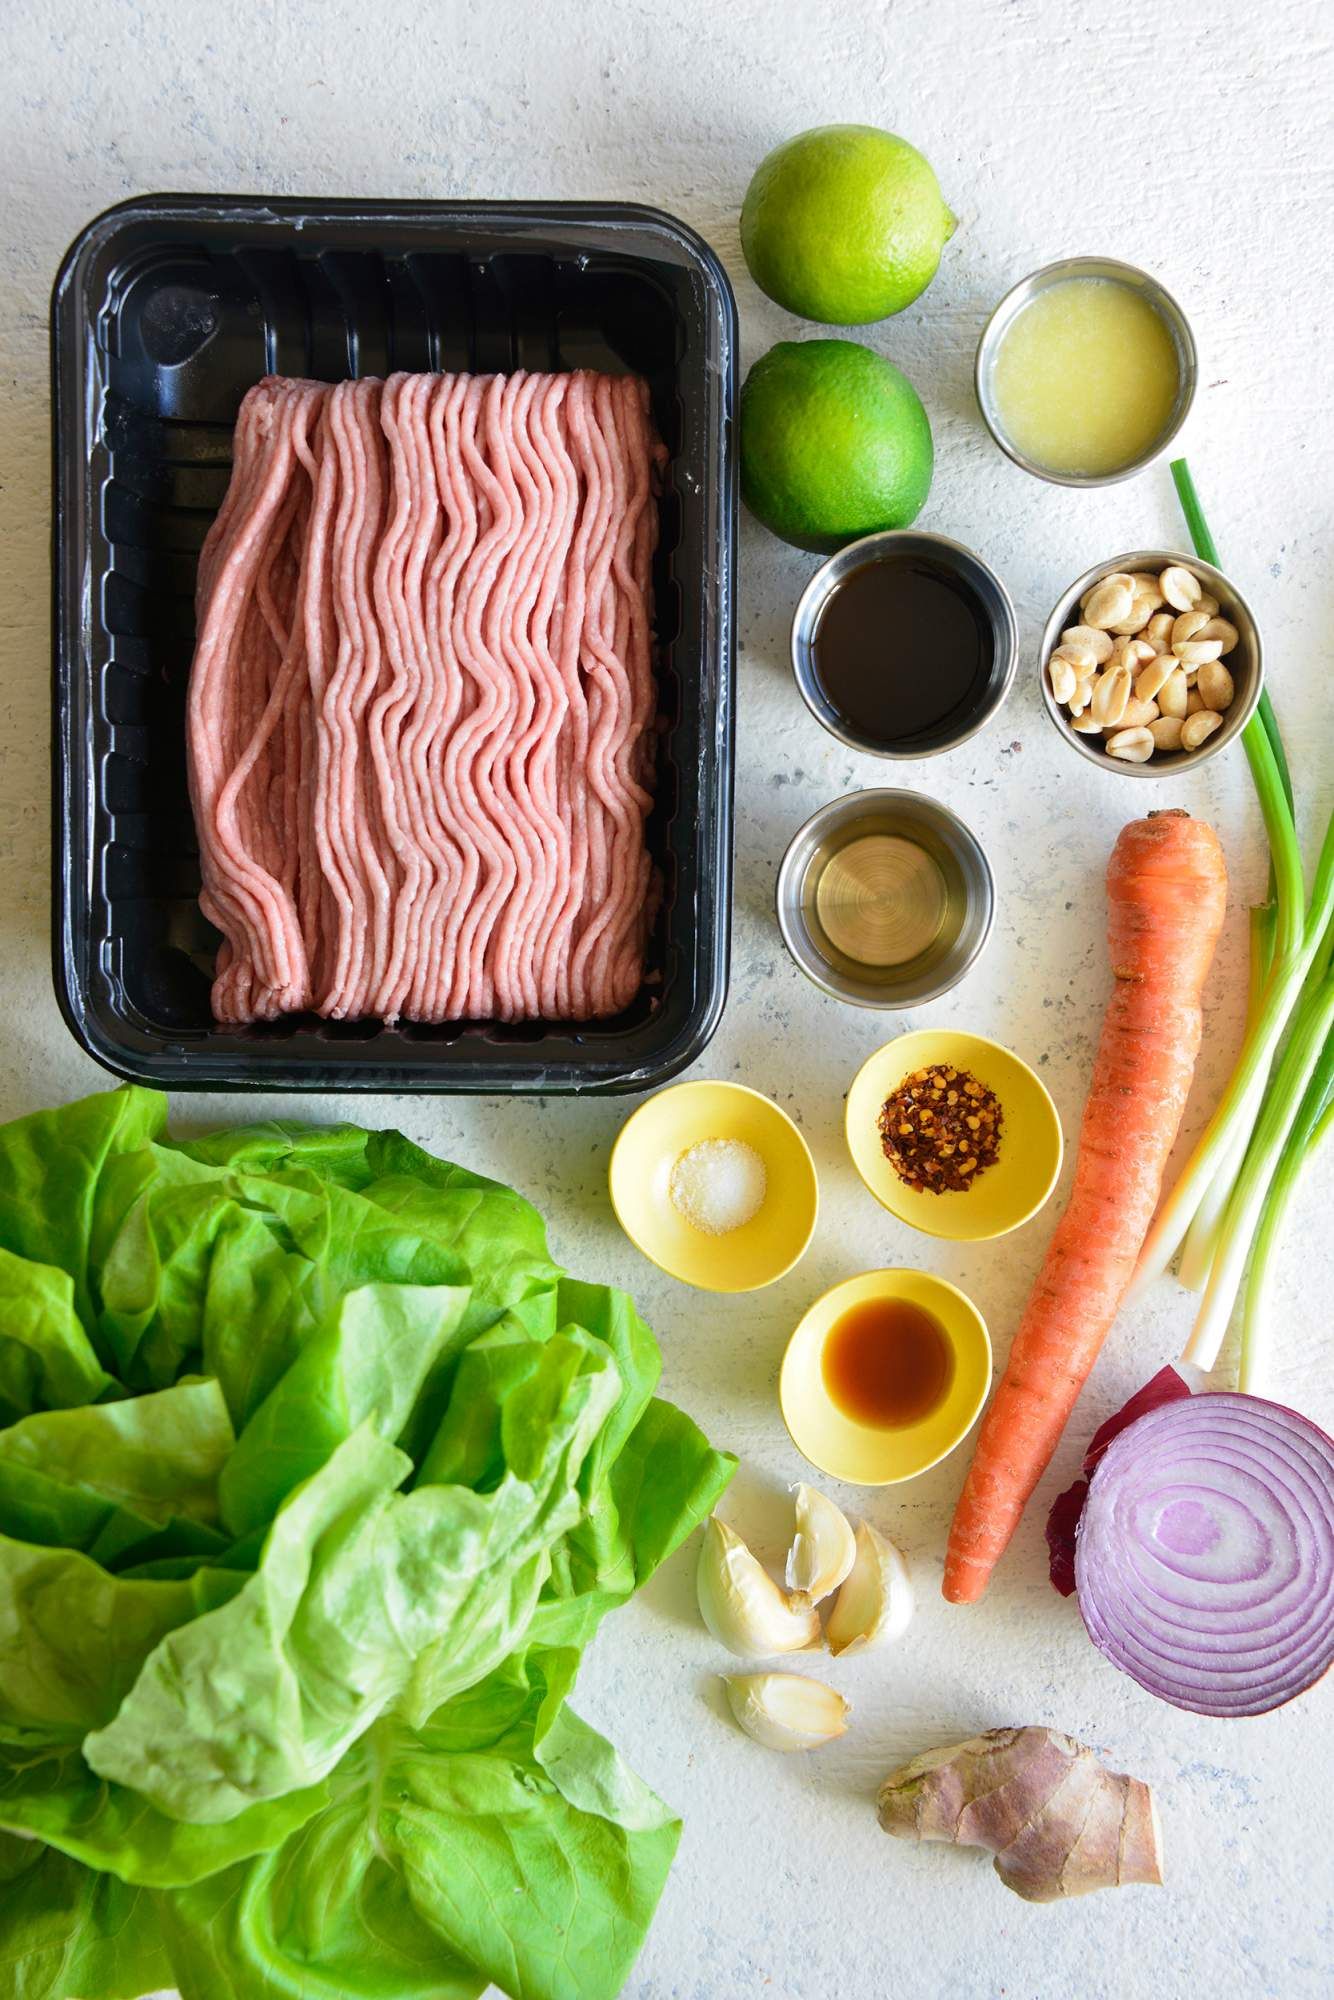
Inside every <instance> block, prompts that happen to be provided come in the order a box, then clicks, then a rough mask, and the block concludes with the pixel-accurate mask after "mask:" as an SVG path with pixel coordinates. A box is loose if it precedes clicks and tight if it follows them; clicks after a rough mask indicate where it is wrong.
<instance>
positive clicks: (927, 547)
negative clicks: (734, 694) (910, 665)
mask: <svg viewBox="0 0 1334 2000" xmlns="http://www.w3.org/2000/svg"><path fill="white" fill-rule="evenodd" d="M885 556H920V557H922V558H923V559H924V560H926V561H928V562H933V563H938V564H940V566H941V567H942V568H944V569H948V570H950V571H951V572H952V573H953V574H954V575H955V576H956V577H957V578H958V579H959V581H960V582H961V583H962V584H963V585H964V586H965V587H966V588H967V589H968V590H969V591H970V592H971V593H972V594H973V596H974V597H975V598H976V599H977V602H978V604H979V606H980V607H981V609H982V611H983V613H984V614H985V616H986V618H987V620H988V622H989V624H990V626H991V637H992V655H991V677H990V679H989V680H988V682H987V685H986V688H985V690H984V692H983V694H982V696H981V698H980V700H979V701H977V702H976V703H975V704H974V706H973V707H972V708H971V709H970V710H969V711H968V715H967V717H966V719H965V720H964V722H963V725H962V726H961V727H956V728H954V729H952V730H950V731H948V732H947V733H943V734H941V735H940V736H939V737H938V738H932V737H929V736H925V737H924V736H920V735H919V736H915V737H912V738H911V739H908V738H905V739H904V740H903V741H902V743H899V744H894V743H886V742H883V741H881V740H880V739H879V738H877V737H874V736H865V735H863V734H862V732H861V731H860V730H859V729H857V728H856V727H855V726H854V725H853V724H852V723H851V722H849V721H848V718H847V717H846V716H845V715H840V713H839V711H838V710H837V709H836V708H835V707H834V705H833V703H832V702H831V701H830V699H829V697H828V695H827V694H826V693H825V691H824V689H823V688H822V687H821V685H820V677H819V675H818V674H817V672H816V670H815V634H816V629H817V627H818V626H819V623H820V615H821V613H822V612H823V610H824V608H825V605H826V604H827V603H828V601H829V599H830V598H831V597H832V596H833V594H834V592H835V591H836V590H837V589H838V587H839V585H840V584H841V583H843V582H844V580H845V579H846V578H847V577H849V576H851V575H852V573H853V571H854V570H859V569H862V568H864V567H865V566H866V565H867V564H868V563H873V562H877V561H879V560H880V559H881V558H883V557H885ZM1018 654H1019V635H1018V626H1017V625H1016V623H1015V616H1014V606H1013V604H1011V602H1010V594H1009V592H1008V591H1007V590H1006V588H1005V585H1004V584H1003V583H1002V582H1001V580H1000V578H999V577H998V576H997V575H996V572H995V571H994V570H993V569H990V568H989V567H988V566H987V564H986V563H984V562H983V560H982V558H981V556H977V555H974V554H973V551H972V550H971V549H966V548H965V547H964V546H963V543H962V542H952V541H950V539H949V537H948V536H947V535H932V534H927V533H925V532H923V531H921V530H919V529H916V528H889V529H886V530H885V531H884V532H882V533H881V534H876V535H863V536H862V538H861V540H860V541H858V542H849V543H848V545H847V547H846V548H843V549H840V550H839V551H838V553H837V554H836V555H832V556H830V557H829V559H828V561H827V562H824V563H821V565H820V567H819V569H817V570H816V572H815V575H814V576H813V577H812V578H811V580H810V582H809V583H808V584H807V585H806V588H805V590H804V591H803V592H802V594H801V597H800V599H799V600H798V603H797V608H796V610H795V612H794V613H793V615H792V671H793V673H794V674H795V675H796V677H797V686H798V688H799V689H800V690H801V698H802V700H803V701H804V702H805V704H806V706H807V708H809V710H810V711H811V714H812V715H813V716H814V717H815V719H816V721H817V722H821V723H823V724H824V726H825V728H826V729H827V730H828V731H829V733H830V735H831V736H837V738H838V739H839V741H840V743H846V744H847V746H848V748H849V749H850V750H865V751H868V752H869V753H870V754H871V756H873V757H893V758H897V759H906V758H918V757H935V756H938V755H939V754H940V752H941V751H942V750H952V749H953V748H954V746H955V745H956V744H957V743H964V742H966V741H967V740H968V738H969V737H970V736H974V735H976V733H977V731H978V730H979V729H981V728H982V726H983V724H984V723H986V722H989V721H990V720H991V718H992V716H993V715H994V714H995V713H996V711H997V709H998V708H999V707H1000V705H1001V703H1002V702H1003V701H1004V699H1005V697H1006V695H1007V694H1008V693H1009V691H1010V684H1011V682H1012V681H1013V680H1014V671H1015V665H1016V662H1017V660H1018Z"/></svg>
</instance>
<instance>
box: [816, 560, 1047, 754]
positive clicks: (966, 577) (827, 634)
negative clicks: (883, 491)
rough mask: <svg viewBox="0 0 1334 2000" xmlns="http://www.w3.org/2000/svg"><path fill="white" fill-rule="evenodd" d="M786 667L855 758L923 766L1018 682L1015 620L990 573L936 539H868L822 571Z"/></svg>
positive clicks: (978, 722) (973, 727)
mask: <svg viewBox="0 0 1334 2000" xmlns="http://www.w3.org/2000/svg"><path fill="white" fill-rule="evenodd" d="M792 661H793V667H794V669H795V672H796V676H797V683H798V686H799V687H800V689H801V692H802V695H803V696H804V697H805V700H806V703H807V705H808V707H809V708H811V710H812V711H813V712H814V714H815V715H816V716H818V717H819V719H820V721H821V722H823V723H824V725H825V727H826V728H827V729H829V730H830V731H832V733H833V734H834V735H835V736H837V737H839V738H840V739H841V740H842V741H843V742H844V743H847V744H849V745H850V746H851V747H852V748H853V749H857V750H868V751H871V752H872V753H874V754H875V755H877V756H881V757H929V756H932V755H934V754H935V753H936V752H937V751H939V750H946V749H949V748H950V747H951V746H952V745H953V744H955V743H960V742H962V741H963V740H964V738H965V737H968V736H971V735H972V734H973V732H974V730H976V729H980V728H981V726H982V724H983V723H984V722H985V721H986V720H987V719H988V718H989V717H990V716H991V715H993V714H994V713H995V711H996V709H997V708H999V706H1000V704H1001V702H1002V700H1003V699H1004V697H1005V694H1006V692H1007V690H1008V688H1009V685H1010V682H1011V680H1012V679H1013V677H1014V665H1015V623H1014V612H1013V609H1012V607H1011V605H1010V600H1009V597H1008V595H1007V594H1006V591H1005V587H1004V585H1003V584H1002V583H1001V581H1000V579H999V578H998V577H997V576H996V575H995V574H994V572H993V571H991V570H990V569H988V568H987V565H986V564H985V563H983V562H982V561H981V560H980V559H979V558H978V557H977V556H975V555H973V554H972V552H971V551H970V550H968V549H965V548H962V547H961V546H960V544H959V543H957V542H951V541H948V540H946V538H945V537H944V536H943V535H928V534H919V533H916V532H914V531H903V532H897V533H890V534H883V535H869V536H867V537H866V538H865V539H864V540H862V541H860V542H854V543H852V544H851V545H850V546H849V547H848V548H846V549H841V550H840V551H839V553H838V554H837V555H836V556H832V557H831V558H830V559H829V561H828V562H827V563H825V564H824V566H823V567H822V568H821V569H820V570H818V571H817V572H816V574H815V576H814V577H812V579H811V581H810V583H809V584H808V585H807V588H806V591H805V593H804V594H803V596H802V599H801V602H800V604H799V605H798V606H797V613H796V617H795V619H794V621H793V630H792Z"/></svg>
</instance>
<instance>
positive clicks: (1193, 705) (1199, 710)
mask: <svg viewBox="0 0 1334 2000" xmlns="http://www.w3.org/2000/svg"><path fill="white" fill-rule="evenodd" d="M1159 706H1160V707H1161V706H1162V704H1161V703H1159ZM1207 712H1208V711H1207V710H1206V709H1205V706H1204V696H1203V695H1202V694H1201V693H1200V690H1199V689H1198V688H1191V690H1190V692H1189V693H1188V694H1187V696H1186V716H1187V719H1189V718H1190V717H1191V716H1192V715H1204V714H1206V713H1207Z"/></svg>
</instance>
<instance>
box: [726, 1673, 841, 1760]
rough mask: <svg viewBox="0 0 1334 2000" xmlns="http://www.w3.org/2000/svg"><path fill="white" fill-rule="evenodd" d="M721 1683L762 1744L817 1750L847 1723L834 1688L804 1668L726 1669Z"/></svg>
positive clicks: (745, 1725)
mask: <svg viewBox="0 0 1334 2000" xmlns="http://www.w3.org/2000/svg"><path fill="white" fill-rule="evenodd" d="M723 1686H724V1687H725V1688H726V1689H727V1699H728V1701H729V1703H730V1704H731V1709H732V1713H733V1715H734V1716H735V1717H736V1719H737V1721H738V1723H739V1724H740V1725H741V1727H742V1728H743V1729H744V1730H745V1732H746V1734H747V1736H753V1737H754V1739H755V1741H756V1742H757V1743H762V1744H763V1745H764V1747H765V1749H766V1750H818V1749H819V1747H820V1745H821V1744H822V1743H830V1742H832V1741H833V1739H834V1737H836V1736H841V1735H842V1734H843V1732H844V1730H845V1729H846V1728H847V1726H848V1716H849V1714H850V1713H851V1709H850V1706H849V1704H848V1703H847V1702H846V1701H844V1699H843V1697H842V1695H841V1694H839V1692H838V1690H837V1689H836V1688H829V1687H826V1686H825V1685H824V1683H823V1682H822V1681H813V1680H811V1679H810V1678H809V1677H808V1676H807V1675H805V1674H724V1675H723Z"/></svg>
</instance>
